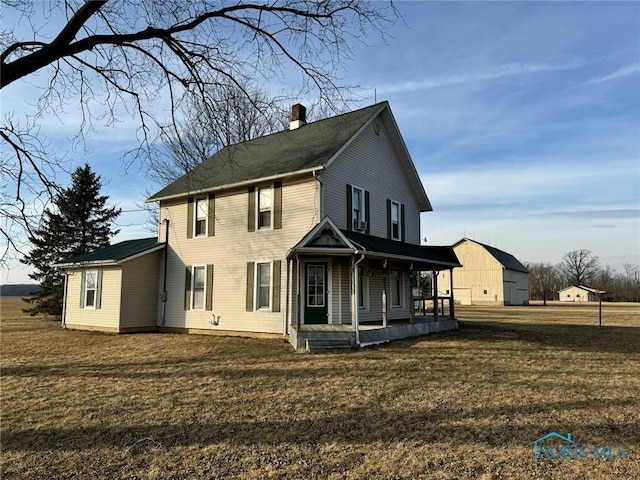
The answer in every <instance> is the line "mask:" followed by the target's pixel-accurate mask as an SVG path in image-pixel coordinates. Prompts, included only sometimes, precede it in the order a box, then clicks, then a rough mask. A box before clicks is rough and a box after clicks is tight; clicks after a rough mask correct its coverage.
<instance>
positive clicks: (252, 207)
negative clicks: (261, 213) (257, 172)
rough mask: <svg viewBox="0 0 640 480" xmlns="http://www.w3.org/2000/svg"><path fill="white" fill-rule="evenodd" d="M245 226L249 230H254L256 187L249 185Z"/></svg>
mask: <svg viewBox="0 0 640 480" xmlns="http://www.w3.org/2000/svg"><path fill="white" fill-rule="evenodd" d="M247 217H248V218H247V228H248V231H249V232H255V231H256V187H249V211H248V215H247Z"/></svg>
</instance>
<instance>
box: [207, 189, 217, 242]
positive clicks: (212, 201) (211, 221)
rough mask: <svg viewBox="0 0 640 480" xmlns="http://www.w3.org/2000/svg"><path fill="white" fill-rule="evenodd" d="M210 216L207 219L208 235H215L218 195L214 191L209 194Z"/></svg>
mask: <svg viewBox="0 0 640 480" xmlns="http://www.w3.org/2000/svg"><path fill="white" fill-rule="evenodd" d="M207 203H208V207H209V218H208V219H207V235H208V236H209V237H213V236H214V235H215V234H216V197H215V195H214V194H213V193H211V194H209V201H208V202H207Z"/></svg>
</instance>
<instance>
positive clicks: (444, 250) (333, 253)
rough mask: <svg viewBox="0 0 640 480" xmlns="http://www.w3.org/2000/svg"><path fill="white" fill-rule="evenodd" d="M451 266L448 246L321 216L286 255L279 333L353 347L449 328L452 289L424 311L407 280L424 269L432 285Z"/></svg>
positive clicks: (303, 344) (304, 344)
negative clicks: (342, 225) (347, 227)
mask: <svg viewBox="0 0 640 480" xmlns="http://www.w3.org/2000/svg"><path fill="white" fill-rule="evenodd" d="M458 266H460V264H459V262H458V259H457V257H456V256H455V253H454V252H453V249H452V248H451V247H431V246H430V247H423V246H419V245H413V244H407V243H404V242H398V241H393V240H388V239H385V238H380V237H373V236H371V235H365V234H363V233H358V232H351V231H343V230H340V229H338V228H337V227H336V226H335V225H334V224H333V223H332V222H331V220H329V219H328V218H326V219H324V220H323V221H322V222H321V223H320V224H318V225H317V226H316V227H315V228H314V229H313V230H312V231H311V232H309V233H308V234H307V235H306V236H305V237H304V238H303V239H302V240H301V241H300V242H299V243H298V244H297V245H296V246H295V247H294V248H292V249H291V250H290V252H289V254H288V256H287V265H286V282H287V290H286V291H287V302H286V309H285V315H284V316H285V325H284V333H285V335H286V336H287V337H288V339H289V343H291V344H292V345H293V346H294V348H296V349H309V346H310V345H311V344H314V343H324V344H326V345H329V346H330V345H331V343H332V342H334V343H335V344H336V345H342V346H351V347H352V348H358V347H361V346H367V345H374V344H379V343H384V342H389V341H392V340H398V339H402V338H410V337H416V336H421V335H426V334H429V333H434V332H440V331H444V330H451V329H454V328H457V326H458V323H457V321H456V320H455V312H454V299H453V288H452V286H451V287H450V288H449V289H448V291H449V292H451V294H450V296H448V297H445V299H446V302H442V301H441V300H440V299H438V298H437V297H435V298H432V299H430V305H431V306H432V307H431V308H429V309H425V308H421V307H420V305H422V307H424V302H417V303H416V302H415V301H414V300H415V299H416V297H417V295H418V294H417V293H416V292H415V285H414V282H413V281H412V279H413V278H415V276H416V274H417V272H431V274H432V275H433V281H434V282H437V272H439V271H442V270H449V271H450V272H452V270H453V268H455V267H458ZM450 278H452V275H451V276H450ZM434 291H435V292H438V289H437V288H435V289H434ZM443 303H446V305H447V307H448V308H447V309H443V308H441V307H440V306H441V305H442V304H443ZM433 306H439V307H440V308H433Z"/></svg>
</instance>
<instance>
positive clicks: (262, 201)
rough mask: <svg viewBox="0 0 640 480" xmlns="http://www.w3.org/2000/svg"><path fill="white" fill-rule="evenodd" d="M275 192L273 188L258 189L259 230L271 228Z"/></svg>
mask: <svg viewBox="0 0 640 480" xmlns="http://www.w3.org/2000/svg"><path fill="white" fill-rule="evenodd" d="M272 209H273V190H272V189H271V187H260V188H258V229H261V228H271V217H272Z"/></svg>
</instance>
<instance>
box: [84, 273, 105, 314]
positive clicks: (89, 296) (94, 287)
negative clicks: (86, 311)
mask: <svg viewBox="0 0 640 480" xmlns="http://www.w3.org/2000/svg"><path fill="white" fill-rule="evenodd" d="M80 289H81V291H80V308H95V309H96V310H97V309H99V308H100V302H101V297H102V270H86V271H84V272H82V280H81V286H80Z"/></svg>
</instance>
